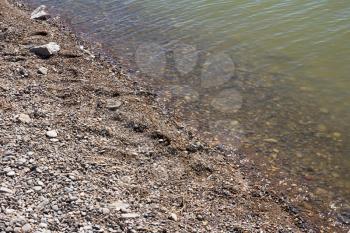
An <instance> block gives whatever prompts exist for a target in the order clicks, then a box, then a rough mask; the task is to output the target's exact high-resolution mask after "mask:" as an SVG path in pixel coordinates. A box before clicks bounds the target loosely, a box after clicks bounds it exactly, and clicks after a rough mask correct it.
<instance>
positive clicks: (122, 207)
mask: <svg viewBox="0 0 350 233" xmlns="http://www.w3.org/2000/svg"><path fill="white" fill-rule="evenodd" d="M108 207H109V208H110V209H114V210H116V211H119V210H127V209H128V208H129V207H130V205H129V204H128V203H124V202H122V201H116V202H114V203H111V204H109V205H108ZM123 212H124V211H123ZM125 212H126V211H125Z"/></svg>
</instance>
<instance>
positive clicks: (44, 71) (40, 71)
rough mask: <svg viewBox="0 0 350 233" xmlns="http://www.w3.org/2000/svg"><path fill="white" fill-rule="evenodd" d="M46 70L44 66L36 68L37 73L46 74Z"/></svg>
mask: <svg viewBox="0 0 350 233" xmlns="http://www.w3.org/2000/svg"><path fill="white" fill-rule="evenodd" d="M47 72H48V69H47V68H45V67H40V68H39V69H38V73H39V74H42V75H47Z"/></svg>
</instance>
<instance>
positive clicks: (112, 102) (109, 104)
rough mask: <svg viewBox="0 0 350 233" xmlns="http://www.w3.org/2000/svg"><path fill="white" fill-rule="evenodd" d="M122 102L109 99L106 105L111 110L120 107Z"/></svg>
mask: <svg viewBox="0 0 350 233" xmlns="http://www.w3.org/2000/svg"><path fill="white" fill-rule="evenodd" d="M122 104H123V103H122V102H121V101H120V100H108V101H107V105H106V107H107V108H108V109H109V110H111V111H115V110H117V109H118V108H120V106H122Z"/></svg>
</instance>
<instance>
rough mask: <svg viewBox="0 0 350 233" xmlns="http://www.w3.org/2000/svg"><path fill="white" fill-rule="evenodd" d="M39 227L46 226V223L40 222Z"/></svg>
mask: <svg viewBox="0 0 350 233" xmlns="http://www.w3.org/2000/svg"><path fill="white" fill-rule="evenodd" d="M39 227H40V228H47V224H46V223H44V222H42V223H40V224H39Z"/></svg>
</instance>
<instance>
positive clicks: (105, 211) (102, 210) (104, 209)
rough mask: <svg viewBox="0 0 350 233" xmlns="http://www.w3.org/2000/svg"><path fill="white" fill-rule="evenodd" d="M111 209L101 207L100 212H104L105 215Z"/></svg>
mask: <svg viewBox="0 0 350 233" xmlns="http://www.w3.org/2000/svg"><path fill="white" fill-rule="evenodd" d="M110 212H111V211H110V210H109V209H108V208H101V213H102V214H105V215H107V214H109V213H110Z"/></svg>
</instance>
